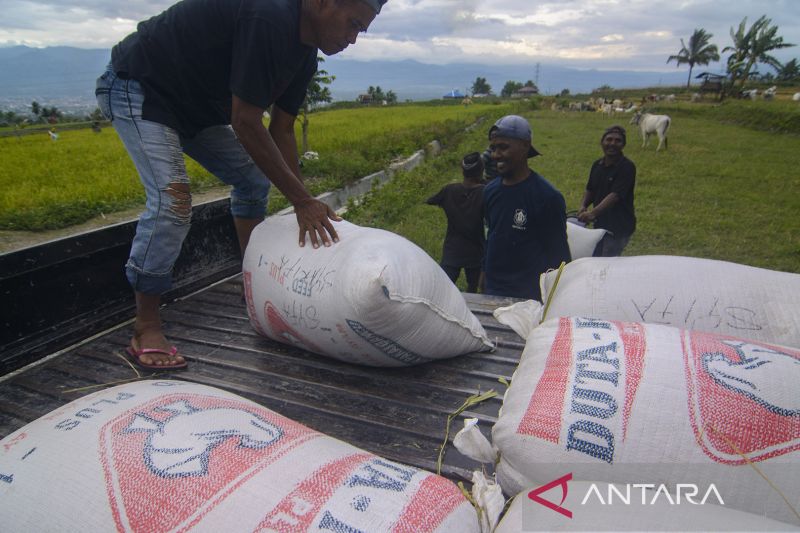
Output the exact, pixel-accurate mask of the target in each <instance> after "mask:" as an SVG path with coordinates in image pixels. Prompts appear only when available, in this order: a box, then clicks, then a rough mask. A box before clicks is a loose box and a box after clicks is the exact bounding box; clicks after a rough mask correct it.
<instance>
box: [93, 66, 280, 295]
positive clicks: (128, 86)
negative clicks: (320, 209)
mask: <svg viewBox="0 0 800 533" xmlns="http://www.w3.org/2000/svg"><path fill="white" fill-rule="evenodd" d="M95 95H96V96H97V103H98V105H99V106H100V111H101V112H102V113H103V115H105V117H106V118H107V119H108V120H110V121H111V123H112V125H113V126H114V129H115V130H116V131H117V134H118V135H119V137H120V138H121V139H122V142H123V144H124V145H125V148H126V150H127V151H128V154H130V156H131V159H132V160H133V163H134V165H135V166H136V170H137V171H138V172H139V177H140V179H141V181H142V184H143V185H144V189H145V194H146V196H147V202H146V204H145V210H144V212H143V213H142V214H141V215H140V217H139V224H138V225H137V226H136V236H135V237H134V239H133V245H132V246H131V253H130V257H129V258H128V262H127V264H126V265H125V273H126V275H127V277H128V281H129V282H130V284H131V286H132V287H133V289H134V290H135V291H137V292H141V293H145V294H162V293H164V292H166V291H167V290H169V289H170V288H171V287H172V269H173V266H174V265H175V261H176V260H177V258H178V254H179V253H180V250H181V245H182V244H183V240H184V239H185V238H186V234H187V233H188V232H189V225H190V223H191V213H192V199H191V194H190V193H189V176H188V174H187V173H186V165H185V163H184V159H183V154H184V153H186V155H188V156H189V157H191V158H192V159H194V160H195V161H197V162H198V163H200V164H201V165H202V166H203V167H205V168H206V169H207V170H208V171H209V172H211V173H212V174H214V175H215V176H216V177H218V178H219V179H220V180H222V181H223V182H225V183H227V184H229V185H231V186H232V187H233V188H232V191H231V213H232V214H233V216H234V217H238V218H250V219H253V218H263V217H264V215H265V213H266V207H267V196H268V194H269V187H270V183H269V181H268V180H267V178H266V177H265V176H264V174H263V173H262V172H261V170H259V168H258V167H257V166H256V165H255V163H254V162H253V160H252V159H251V158H250V156H249V154H248V153H247V152H246V151H245V149H244V147H242V145H241V143H239V141H238V140H237V138H236V135H235V134H234V132H233V129H232V128H231V127H230V126H212V127H210V128H206V129H204V130H202V131H201V132H200V133H198V134H197V135H196V136H195V137H193V138H185V137H183V136H181V135H179V134H178V133H177V132H176V131H175V130H174V129H172V128H170V127H168V126H165V125H163V124H158V123H156V122H151V121H148V120H143V119H142V104H143V103H144V92H143V90H142V87H141V85H140V84H139V82H137V81H136V80H134V79H122V78H119V77H118V76H117V75H116V74H115V73H114V70H113V68H112V67H111V66H110V65H109V66H108V68H107V69H106V71H105V72H104V73H103V75H102V76H100V77H99V78H98V79H97V86H96V89H95Z"/></svg>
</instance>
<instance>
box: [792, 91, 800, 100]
mask: <svg viewBox="0 0 800 533" xmlns="http://www.w3.org/2000/svg"><path fill="white" fill-rule="evenodd" d="M792 100H794V101H795V102H800V93H794V95H793V96H792Z"/></svg>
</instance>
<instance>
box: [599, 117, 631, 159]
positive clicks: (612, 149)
mask: <svg viewBox="0 0 800 533" xmlns="http://www.w3.org/2000/svg"><path fill="white" fill-rule="evenodd" d="M627 142H628V139H627V136H626V133H625V128H623V127H622V126H620V125H617V124H615V125H613V126H609V127H608V128H606V130H605V131H604V132H603V136H602V137H600V147H601V148H602V149H603V155H605V156H606V157H607V158H609V159H616V158H617V157H619V156H620V155H622V149H623V148H625V144H627Z"/></svg>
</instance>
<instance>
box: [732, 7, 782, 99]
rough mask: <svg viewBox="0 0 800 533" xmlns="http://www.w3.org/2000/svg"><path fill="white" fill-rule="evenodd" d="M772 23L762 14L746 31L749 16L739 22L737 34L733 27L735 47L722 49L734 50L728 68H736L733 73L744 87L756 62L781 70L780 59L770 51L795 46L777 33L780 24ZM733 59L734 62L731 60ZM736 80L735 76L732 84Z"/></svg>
mask: <svg viewBox="0 0 800 533" xmlns="http://www.w3.org/2000/svg"><path fill="white" fill-rule="evenodd" d="M771 24H772V19H768V18H767V16H766V15H761V17H760V18H759V19H758V20H757V21H755V22H754V23H753V26H752V27H751V28H750V29H749V30H747V31H746V32H745V31H744V28H745V27H746V25H747V17H745V18H744V20H742V22H741V23H740V24H739V30H738V31H737V32H736V34H734V33H733V28H731V37H732V38H733V42H734V46H735V48H732V47H730V46H728V47H726V48H724V49H723V50H722V51H723V52H726V51H732V52H733V55H732V56H731V57H730V58H729V59H728V70H729V71H731V69H732V68H733V69H735V70H733V71H732V74H735V75H736V76H737V77H739V84H740V85H741V86H742V87H744V84H745V83H747V79H748V78H749V77H750V71H751V70H752V69H753V66H754V65H755V64H756V63H764V64H766V65H769V66H771V67H773V68H774V69H776V70H780V68H781V63H780V61H778V60H777V59H776V58H775V57H773V56H772V55H770V52H772V51H773V50H780V49H781V48H789V47H790V46H794V45H793V44H790V43H784V42H783V37H780V36H779V35H777V33H778V26H771ZM732 59H733V62H732V61H731V60H732ZM734 81H735V78H734V79H733V80H732V82H731V85H733V82H734Z"/></svg>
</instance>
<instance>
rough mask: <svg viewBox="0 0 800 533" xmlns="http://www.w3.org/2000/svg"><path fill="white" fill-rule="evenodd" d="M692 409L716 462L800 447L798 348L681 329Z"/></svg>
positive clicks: (767, 455) (758, 458) (695, 425)
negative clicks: (797, 385) (682, 330)
mask: <svg viewBox="0 0 800 533" xmlns="http://www.w3.org/2000/svg"><path fill="white" fill-rule="evenodd" d="M681 341H682V344H683V353H684V363H685V364H686V370H687V371H686V380H687V392H688V395H689V398H688V399H689V401H688V405H689V414H690V418H691V421H692V426H693V428H694V431H695V435H696V437H697V442H698V443H699V444H700V445H701V447H702V448H703V451H704V452H705V453H706V455H708V456H709V457H711V458H712V459H713V460H714V461H717V462H720V463H726V464H735V465H738V464H744V463H745V459H744V458H743V457H742V455H743V454H744V455H745V456H746V457H747V458H748V459H749V460H750V461H763V460H765V459H768V458H770V457H775V456H778V455H783V454H787V453H790V452H792V451H795V450H800V396H798V394H797V387H796V384H797V383H798V382H799V381H800V351H798V350H796V349H792V348H786V347H779V346H771V345H767V344H763V343H760V342H753V341H746V340H741V339H736V338H734V337H728V336H723V335H714V334H711V333H702V332H698V331H686V332H683V334H682V338H681Z"/></svg>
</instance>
